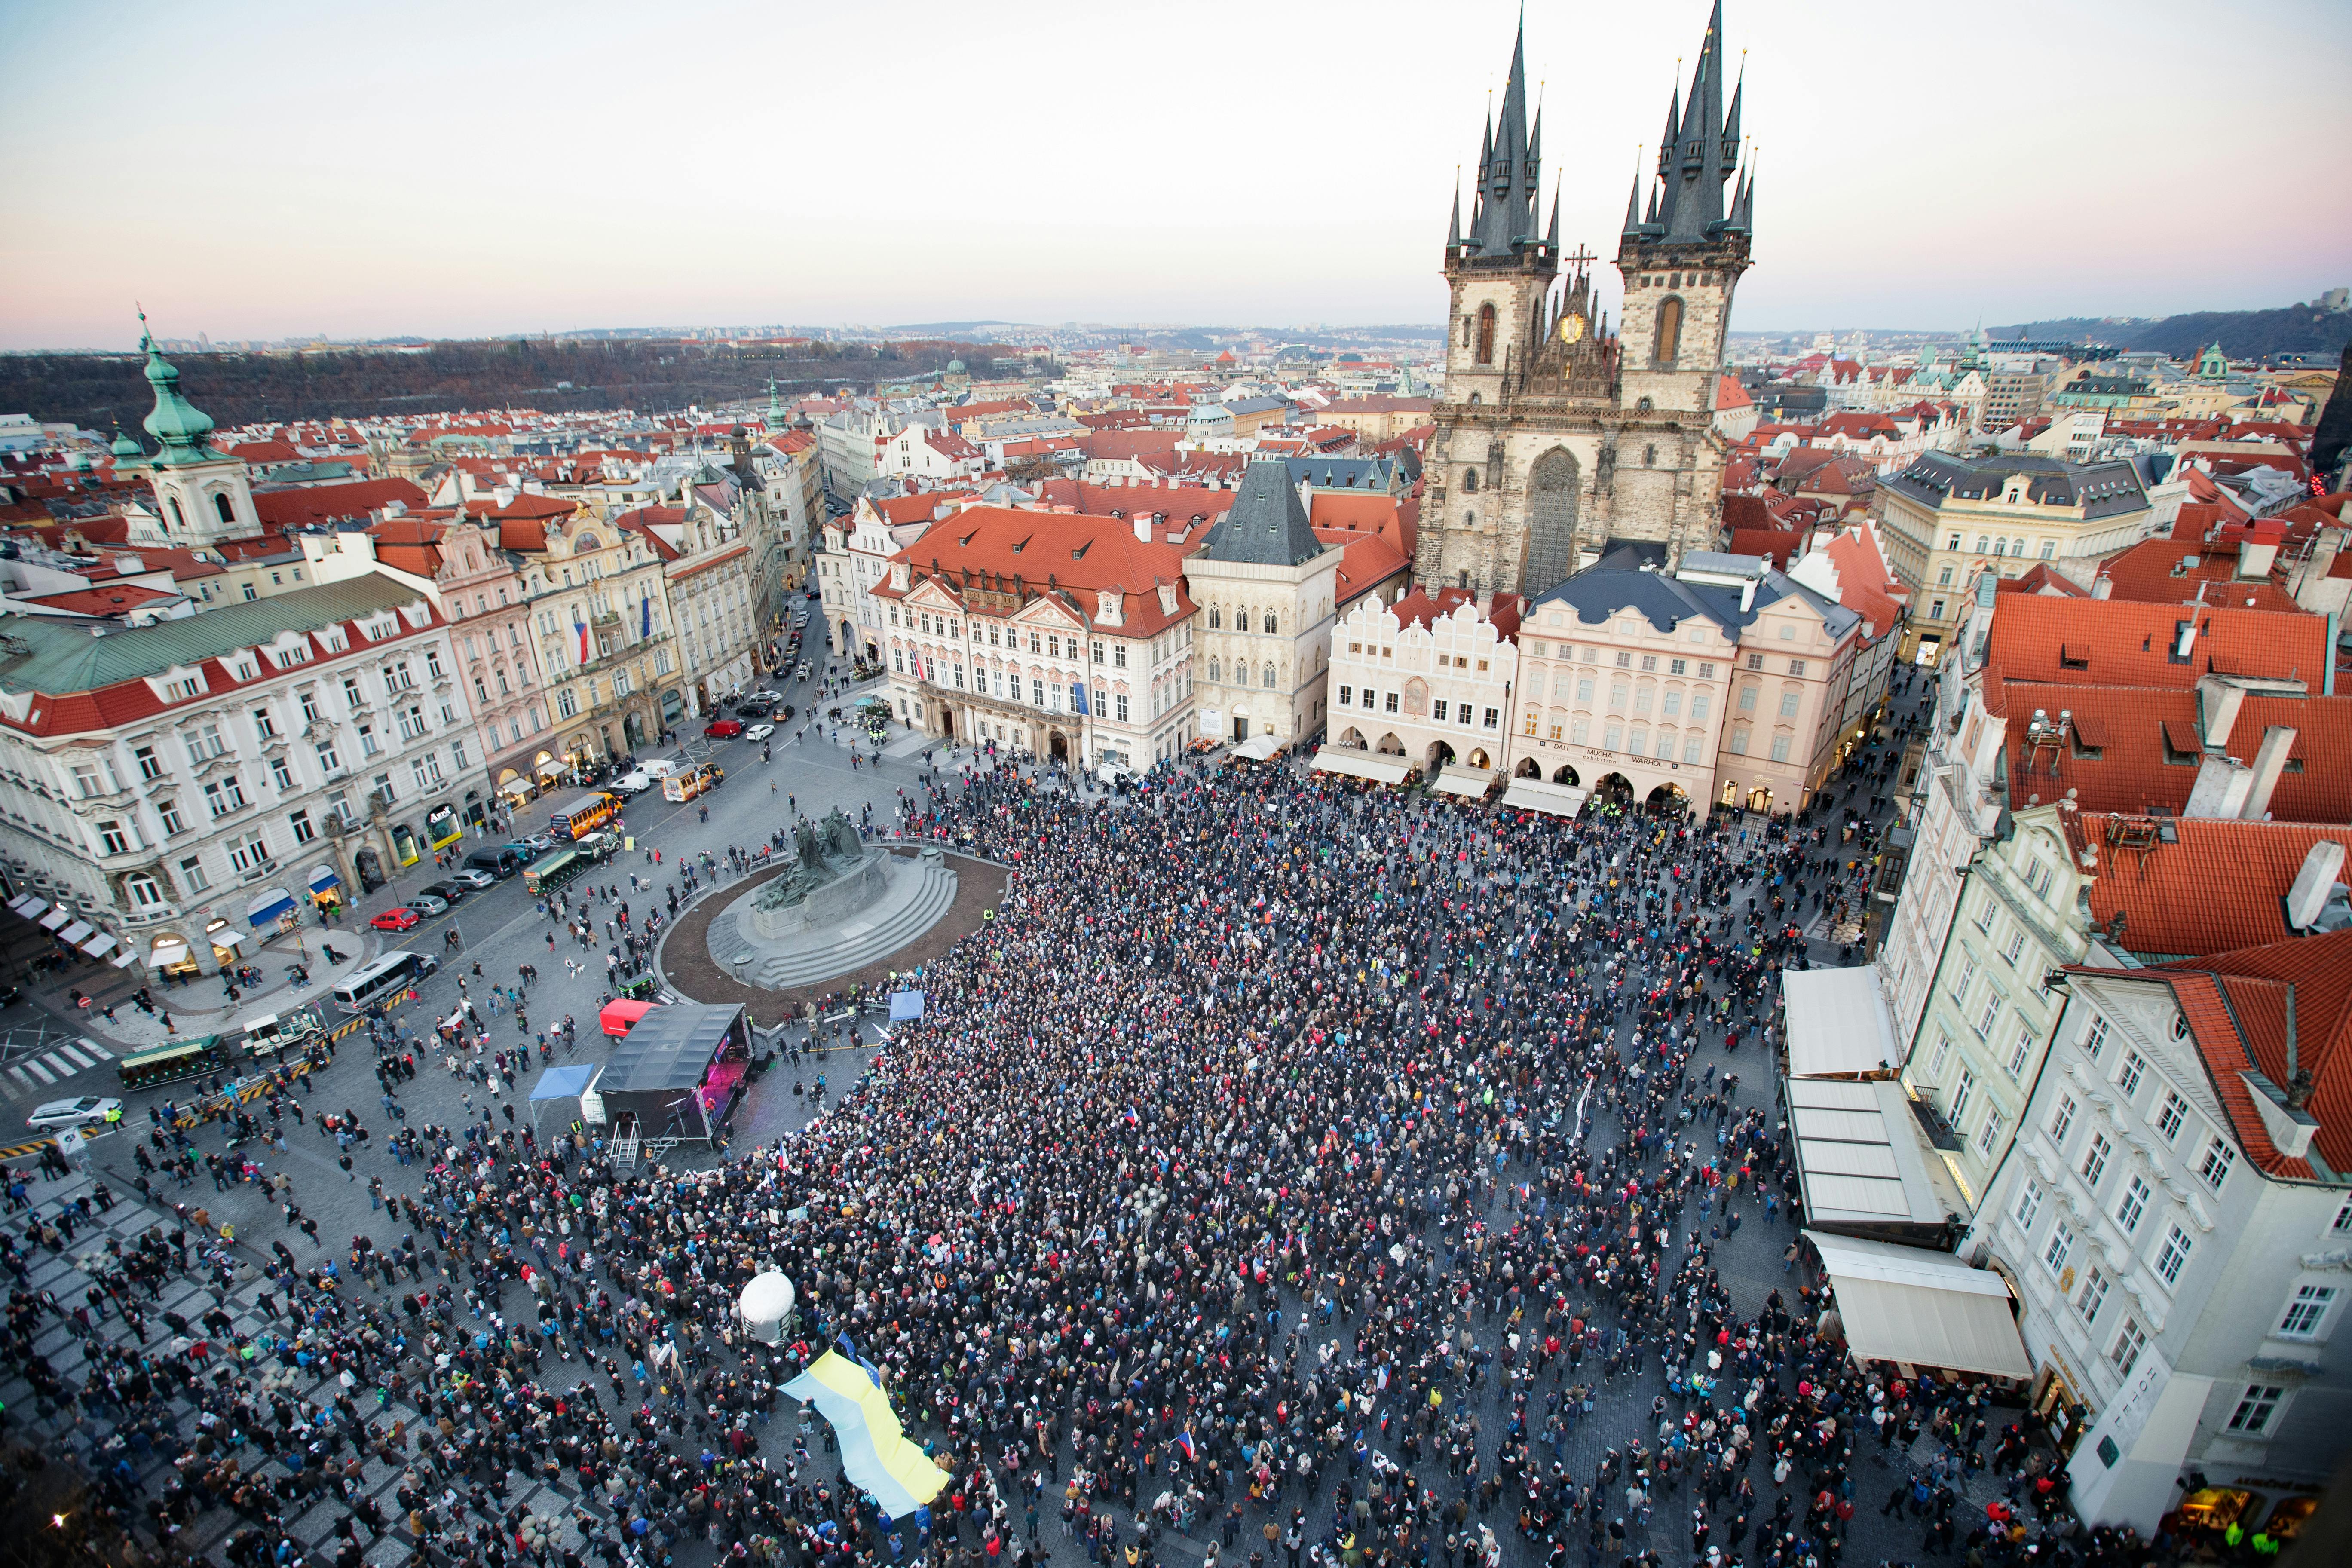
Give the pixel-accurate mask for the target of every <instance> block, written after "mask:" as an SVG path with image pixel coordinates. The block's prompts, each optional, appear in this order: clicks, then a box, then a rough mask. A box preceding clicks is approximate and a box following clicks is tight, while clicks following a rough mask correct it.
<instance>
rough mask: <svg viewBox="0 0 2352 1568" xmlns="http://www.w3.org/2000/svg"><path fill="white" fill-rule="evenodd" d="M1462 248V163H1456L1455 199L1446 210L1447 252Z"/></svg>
mask: <svg viewBox="0 0 2352 1568" xmlns="http://www.w3.org/2000/svg"><path fill="white" fill-rule="evenodd" d="M1461 248H1462V165H1461V164H1459V163H1456V164H1454V200H1453V202H1452V203H1451V204H1449V205H1448V206H1447V207H1446V210H1445V254H1446V255H1447V256H1449V257H1451V256H1452V255H1453V254H1454V252H1455V251H1457V250H1459V249H1461Z"/></svg>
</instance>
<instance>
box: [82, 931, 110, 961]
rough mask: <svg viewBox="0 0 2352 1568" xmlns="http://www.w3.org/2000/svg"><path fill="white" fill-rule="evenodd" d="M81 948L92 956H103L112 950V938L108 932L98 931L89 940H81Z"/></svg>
mask: <svg viewBox="0 0 2352 1568" xmlns="http://www.w3.org/2000/svg"><path fill="white" fill-rule="evenodd" d="M81 950H82V951H83V952H86V953H88V954H89V955H90V956H91V957H92V958H104V957H105V956H106V955H107V954H108V953H110V952H113V951H114V938H113V936H112V935H111V934H110V933H109V932H106V931H100V932H99V933H98V935H96V936H95V937H92V938H91V939H90V940H89V941H88V942H83V943H82V944H81Z"/></svg>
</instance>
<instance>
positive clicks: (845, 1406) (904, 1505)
mask: <svg viewBox="0 0 2352 1568" xmlns="http://www.w3.org/2000/svg"><path fill="white" fill-rule="evenodd" d="M784 1392H785V1393H786V1394H791V1395H792V1396H793V1398H795V1399H798V1400H803V1401H805V1402H806V1403H808V1404H810V1405H815V1406H816V1407H817V1410H818V1412H819V1413H820V1414H821V1415H824V1418H825V1419H826V1420H827V1421H829V1422H831V1423H832V1424H833V1430H834V1435H835V1436H836V1437H838V1438H839V1439H840V1442H841V1468H842V1473H843V1474H845V1475H846V1476H847V1477H848V1478H849V1484H850V1485H852V1486H854V1487H856V1488H857V1489H859V1490H861V1491H865V1492H870V1493H872V1494H873V1496H874V1499H875V1500H876V1501H877V1502H879V1503H880V1504H881V1505H882V1511H883V1512H884V1513H885V1514H887V1515H888V1516H889V1517H890V1518H892V1519H902V1518H904V1517H905V1516H906V1515H908V1514H910V1513H912V1512H914V1511H915V1510H917V1509H919V1508H920V1507H922V1506H923V1505H924V1504H925V1503H928V1502H929V1501H930V1500H932V1499H933V1498H935V1497H937V1496H939V1495H940V1489H941V1488H943V1487H945V1486H946V1485H947V1484H948V1478H947V1475H946V1473H945V1472H944V1471H942V1470H941V1469H940V1468H939V1467H938V1466H936V1465H934V1464H932V1463H931V1461H930V1460H929V1459H928V1458H925V1457H924V1455H923V1450H922V1449H921V1448H920V1447H917V1446H916V1445H915V1444H913V1443H910V1442H908V1440H907V1437H906V1435H905V1433H904V1432H903V1431H901V1430H900V1428H899V1426H898V1415H897V1414H896V1413H895V1412H893V1411H892V1410H891V1408H890V1397H889V1395H888V1394H886V1393H884V1392H883V1389H882V1379H881V1377H880V1375H879V1373H878V1372H877V1370H876V1368H875V1367H874V1364H873V1363H871V1362H868V1361H866V1360H864V1359H863V1358H860V1357H856V1353H855V1352H852V1353H851V1354H850V1355H843V1354H842V1353H841V1352H838V1351H827V1352H825V1353H824V1354H823V1355H821V1356H819V1357H818V1358H817V1359H816V1360H815V1361H814V1362H813V1363H810V1365H809V1369H808V1370H807V1371H806V1372H803V1373H801V1374H800V1375H799V1376H798V1377H796V1378H794V1379H793V1380H792V1382H790V1383H788V1384H784Z"/></svg>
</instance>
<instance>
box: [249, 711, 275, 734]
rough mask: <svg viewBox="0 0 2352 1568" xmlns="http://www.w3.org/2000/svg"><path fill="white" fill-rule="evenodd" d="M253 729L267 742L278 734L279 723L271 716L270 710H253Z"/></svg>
mask: <svg viewBox="0 0 2352 1568" xmlns="http://www.w3.org/2000/svg"><path fill="white" fill-rule="evenodd" d="M253 728H254V730H255V731H256V732H257V734H259V735H260V736H261V738H262V739H263V740H265V741H266V740H268V739H269V737H270V736H272V735H275V734H276V733H278V721H277V720H276V719H274V718H272V717H271V716H270V712H269V710H268V709H267V708H257V709H255V710H253Z"/></svg>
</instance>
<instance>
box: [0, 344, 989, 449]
mask: <svg viewBox="0 0 2352 1568" xmlns="http://www.w3.org/2000/svg"><path fill="white" fill-rule="evenodd" d="M1000 357H1003V358H1013V357H1015V351H1013V349H1011V348H1009V347H1007V346H1005V345H1004V344H1002V343H985V342H982V343H974V342H957V341H953V340H938V339H935V340H926V341H923V342H897V343H885V344H881V345H879V346H876V345H870V344H863V343H831V342H807V343H794V344H790V345H778V346H776V347H773V348H758V347H754V348H745V349H737V348H735V347H733V346H732V345H729V344H724V343H701V342H674V341H663V340H660V339H627V340H609V339H608V340H598V341H593V342H581V341H577V340H563V339H552V340H550V339H517V340H514V341H511V342H450V343H436V344H434V345H433V346H432V347H430V348H427V349H425V350H423V351H421V352H417V353H355V352H341V351H338V352H334V353H301V354H244V353H209V354H206V353H174V354H173V356H172V359H173V363H175V364H177V365H178V366H179V367H180V371H181V386H182V388H183V389H184V391H185V392H186V393H187V395H188V396H189V398H190V399H191V400H192V401H193V402H194V404H195V405H196V406H197V407H199V408H201V409H203V410H204V411H205V413H207V414H209V415H211V416H213V418H214V420H215V422H217V423H218V424H220V425H222V426H235V425H246V424H251V423H253V422H255V421H258V420H273V419H318V418H325V417H329V416H345V417H352V418H364V417H367V416H378V415H392V414H444V413H449V412H452V411H454V410H457V409H460V408H474V409H480V408H501V407H530V408H538V409H541V410H543V411H545V412H548V413H564V412H573V411H581V410H593V409H609V408H634V409H636V410H637V411H639V412H640V413H668V412H672V411H675V410H677V409H682V408H684V407H686V406H687V405H688V404H698V405H702V406H704V407H712V406H716V405H721V404H727V403H739V402H741V401H743V400H745V399H751V398H760V397H764V396H765V395H766V394H767V386H768V381H769V378H770V377H773V378H774V379H775V381H776V384H777V386H778V389H779V390H780V391H783V392H786V393H788V394H791V395H807V394H809V393H811V392H814V391H816V390H818V389H821V388H826V387H840V386H855V387H857V388H859V389H860V390H868V389H871V388H872V387H873V386H874V385H876V384H877V383H880V384H888V383H890V382H894V381H899V380H903V379H906V378H908V377H910V376H915V375H919V374H924V373H925V372H928V371H935V370H942V369H944V368H946V366H947V363H948V362H949V361H950V360H955V359H961V360H962V361H963V362H964V363H966V364H967V365H969V366H971V369H972V370H973V372H974V373H975V374H986V372H987V368H988V366H989V365H990V364H991V363H992V361H994V360H995V359H997V358H1000ZM145 363H146V362H145V361H144V360H143V359H142V358H141V357H140V356H139V355H136V354H12V355H0V411H5V412H7V413H11V414H15V413H25V414H30V415H31V416H33V417H34V418H36V419H43V420H51V419H59V420H70V421H72V422H73V423H75V424H78V425H81V426H86V427H88V428H89V429H93V430H104V429H107V428H108V427H110V426H113V425H116V424H120V425H121V426H122V427H123V428H124V429H126V430H133V431H135V430H136V429H137V427H138V425H139V421H141V420H142V419H144V418H145V417H146V416H147V413H148V411H149V410H150V409H151V408H152V407H153V406H154V399H153V397H152V395H150V393H149V391H148V388H147V383H146V380H145V378H144V377H143V376H142V374H141V372H142V369H143V368H144V365H145Z"/></svg>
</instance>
